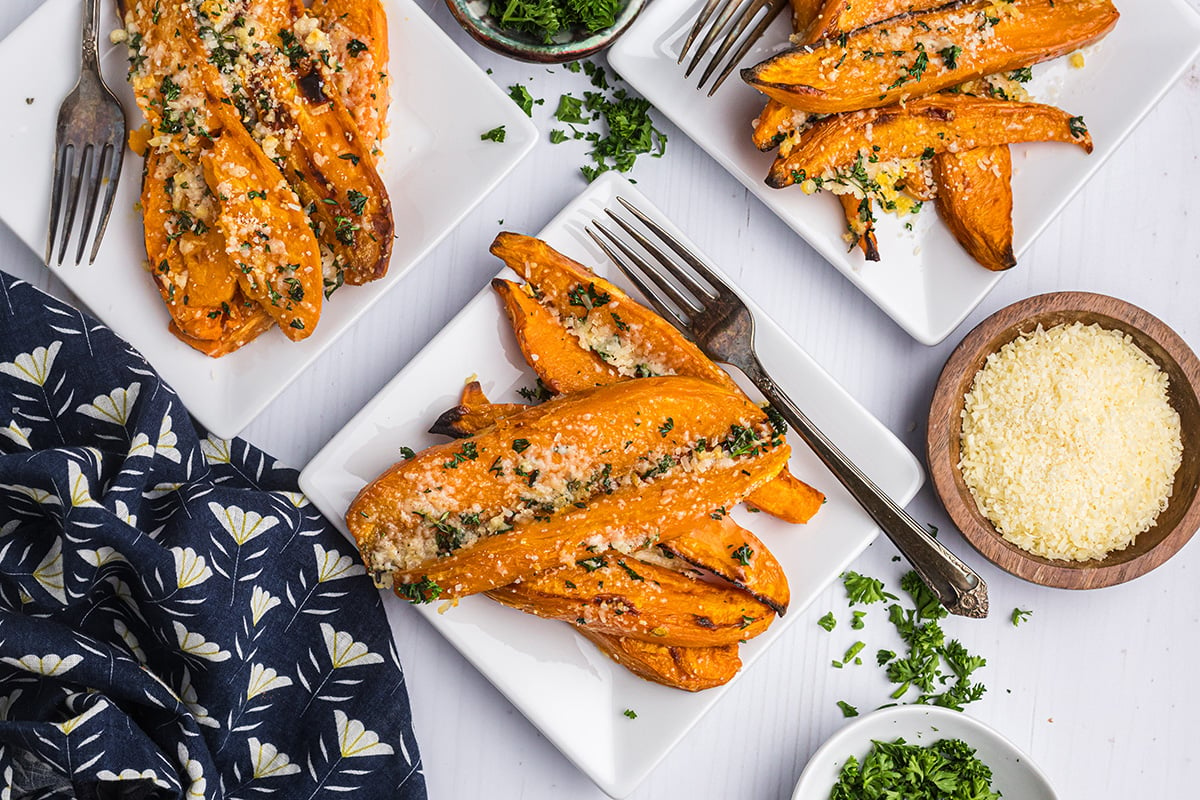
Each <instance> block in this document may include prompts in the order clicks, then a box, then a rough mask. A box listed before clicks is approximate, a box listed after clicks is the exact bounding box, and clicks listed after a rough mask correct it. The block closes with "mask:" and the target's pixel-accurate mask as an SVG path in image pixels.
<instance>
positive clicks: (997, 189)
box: [933, 145, 1017, 272]
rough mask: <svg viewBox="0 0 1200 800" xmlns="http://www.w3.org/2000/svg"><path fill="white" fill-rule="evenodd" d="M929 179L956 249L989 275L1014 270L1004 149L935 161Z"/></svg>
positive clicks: (1009, 188)
mask: <svg viewBox="0 0 1200 800" xmlns="http://www.w3.org/2000/svg"><path fill="white" fill-rule="evenodd" d="M933 175H934V180H935V181H936V182H937V187H938V195H937V208H938V214H939V215H940V216H941V218H942V220H943V221H944V222H945V223H946V226H947V227H948V228H950V231H951V233H953V234H954V238H955V239H957V240H958V242H959V244H961V245H962V246H963V248H964V249H965V250H966V251H967V252H968V253H970V254H971V257H972V258H974V259H975V260H976V261H978V262H979V263H980V264H982V265H983V266H985V267H987V268H988V269H990V270H993V271H997V272H998V271H1001V270H1006V269H1011V268H1012V267H1013V266H1015V265H1016V263H1017V259H1016V256H1015V255H1014V254H1013V221H1012V209H1013V195H1012V154H1011V153H1010V152H1009V149H1008V146H1007V145H1001V146H998V147H980V148H976V149H974V150H967V151H966V152H959V153H942V154H940V155H937V156H934V159H933Z"/></svg>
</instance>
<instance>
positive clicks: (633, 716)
mask: <svg viewBox="0 0 1200 800" xmlns="http://www.w3.org/2000/svg"><path fill="white" fill-rule="evenodd" d="M621 713H622V714H624V715H625V716H627V717H629V718H630V719H637V712H636V711H634V710H633V709H632V708H627V709H625V710H624V711H622V712H621Z"/></svg>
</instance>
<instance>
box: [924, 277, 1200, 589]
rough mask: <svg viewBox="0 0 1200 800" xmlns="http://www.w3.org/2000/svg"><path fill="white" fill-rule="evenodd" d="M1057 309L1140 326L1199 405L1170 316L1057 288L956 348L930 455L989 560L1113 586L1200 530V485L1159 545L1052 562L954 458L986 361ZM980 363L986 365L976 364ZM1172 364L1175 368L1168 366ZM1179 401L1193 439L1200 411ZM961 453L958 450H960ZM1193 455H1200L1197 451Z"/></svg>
mask: <svg viewBox="0 0 1200 800" xmlns="http://www.w3.org/2000/svg"><path fill="white" fill-rule="evenodd" d="M1054 314H1066V315H1071V316H1074V315H1079V316H1080V317H1083V316H1094V317H1103V318H1107V319H1109V320H1112V321H1113V322H1114V323H1116V325H1113V326H1109V325H1105V324H1104V322H1103V320H1093V321H1099V322H1100V323H1101V326H1102V327H1105V328H1109V329H1111V328H1113V327H1116V328H1119V329H1121V330H1124V331H1126V332H1136V333H1137V334H1140V337H1142V338H1145V339H1147V340H1149V341H1151V342H1154V343H1155V344H1157V345H1158V347H1159V348H1161V350H1162V351H1163V353H1164V354H1165V355H1166V356H1167V357H1168V358H1169V359H1170V360H1171V361H1173V362H1174V364H1173V365H1172V364H1168V365H1164V364H1162V363H1160V364H1159V367H1160V368H1161V369H1164V371H1170V372H1173V373H1177V374H1178V375H1182V376H1183V378H1184V379H1185V380H1184V381H1183V384H1184V385H1182V386H1181V385H1179V381H1178V380H1175V376H1174V375H1173V376H1172V383H1171V393H1172V395H1180V396H1185V401H1186V400H1187V398H1189V397H1190V405H1191V406H1192V408H1193V409H1195V408H1196V407H1200V360H1198V359H1197V357H1196V354H1195V353H1194V352H1193V351H1192V349H1191V348H1190V347H1189V346H1188V345H1187V343H1186V342H1185V341H1184V340H1183V338H1182V337H1181V336H1180V335H1179V334H1177V333H1176V332H1175V331H1174V330H1173V329H1171V327H1170V326H1168V325H1167V324H1166V323H1165V322H1163V321H1162V320H1160V319H1158V318H1157V317H1155V316H1154V315H1153V314H1150V313H1149V312H1148V311H1146V310H1144V309H1142V308H1139V307H1138V306H1135V305H1133V304H1132V303H1128V302H1126V301H1124V300H1120V299H1118V298H1115V297H1110V296H1108V295H1103V294H1094V293H1090V292H1052V293H1048V294H1042V295H1036V296H1034V297H1029V298H1026V299H1024V300H1020V301H1018V302H1016V303H1013V304H1012V305H1009V306H1006V307H1005V308H1002V309H1000V310H999V311H997V312H996V313H994V314H992V315H991V316H990V317H988V318H987V319H985V320H984V321H983V322H981V323H980V324H979V325H977V326H976V327H975V329H974V330H972V331H971V332H970V333H969V334H967V336H966V337H964V338H963V340H962V341H961V342H960V343H959V344H958V346H957V347H956V348H955V349H954V351H953V352H952V353H951V354H950V357H949V358H948V359H947V360H946V364H945V366H944V367H943V368H942V371H941V374H940V375H939V376H938V380H937V384H936V387H935V389H934V393H933V399H932V401H931V403H930V408H929V419H928V424H927V428H926V460H927V463H928V466H929V472H930V477H931V478H932V481H933V486H934V490H935V492H936V493H937V495H938V498H939V499H940V500H941V502H942V505H943V506H944V507H945V508H946V511H947V513H949V515H950V518H951V519H953V520H954V523H955V525H957V526H958V529H959V530H960V531H962V533H963V535H964V536H965V537H966V539H967V541H968V542H970V543H971V546H972V547H974V548H975V549H976V550H977V551H979V553H980V554H981V555H983V556H984V558H986V559H988V560H989V561H991V562H992V563H993V564H995V565H996V566H998V567H1000V568H1001V569H1003V570H1005V571H1006V572H1009V573H1011V574H1013V575H1016V576H1017V577H1019V578H1023V579H1025V580H1027V581H1030V582H1032V583H1036V584H1039V585H1042V586H1051V587H1055V588H1063V589H1096V588H1101V587H1104V586H1113V585H1116V584H1120V583H1124V582H1126V581H1130V580H1133V579H1134V578H1138V577H1141V576H1142V575H1145V574H1146V573H1147V572H1150V571H1151V570H1153V569H1155V568H1156V567H1158V566H1161V565H1162V564H1163V563H1165V562H1166V561H1167V560H1168V559H1169V558H1171V557H1172V556H1174V555H1175V553H1177V552H1179V550H1180V549H1181V548H1182V547H1183V546H1184V545H1185V544H1187V542H1188V540H1189V539H1191V538H1192V535H1193V534H1194V533H1195V532H1196V529H1197V528H1200V491H1198V490H1197V487H1196V486H1195V485H1193V486H1191V487H1190V490H1189V491H1190V496H1186V495H1187V492H1184V493H1183V494H1184V498H1183V502H1185V503H1186V508H1185V510H1184V512H1183V513H1182V515H1181V516H1180V518H1179V520H1178V522H1176V524H1175V525H1174V527H1173V528H1172V529H1171V530H1170V531H1168V532H1167V534H1166V535H1165V536H1164V537H1163V538H1162V540H1161V541H1160V542H1158V544H1156V545H1153V546H1152V547H1150V548H1149V549H1148V550H1146V551H1145V552H1142V553H1140V554H1138V555H1136V556H1134V557H1132V558H1129V559H1126V560H1122V561H1115V562H1112V563H1105V562H1106V561H1108V559H1107V558H1105V559H1092V560H1090V561H1079V562H1076V561H1052V560H1050V559H1046V558H1042V557H1040V556H1035V555H1033V554H1032V553H1029V552H1027V551H1025V550H1022V549H1020V548H1019V547H1017V546H1016V545H1014V544H1012V543H1010V542H1008V541H1007V540H1006V539H1004V538H1003V537H1002V536H1000V534H999V533H997V531H996V529H995V528H994V527H993V526H992V524H991V523H990V522H989V521H988V520H987V518H986V517H984V516H983V515H982V514H981V513H980V511H979V509H978V506H977V505H976V503H975V499H974V497H972V496H971V494H970V492H969V490H967V489H966V486H965V484H964V483H963V480H962V476H961V473H960V472H959V470H958V459H956V458H954V459H952V458H951V455H950V454H951V448H950V436H951V433H952V432H953V433H955V436H956V440H957V431H959V430H960V428H959V426H958V425H956V420H958V419H959V414H960V412H961V411H962V407H963V402H964V398H965V395H966V392H967V390H969V388H970V386H971V384H972V383H973V382H974V379H975V375H976V374H977V372H978V370H979V369H980V368H982V362H983V360H984V359H986V357H987V355H990V354H992V353H994V352H996V351H998V350H999V349H1000V348H1001V347H1003V346H1004V345H1005V344H1007V343H1008V342H1010V341H1012V340H1013V339H1014V338H1015V337H1016V335H1017V334H1018V333H1020V332H1028V331H1032V330H1033V329H1034V328H1035V327H1036V325H1037V324H1038V322H1037V321H1038V318H1041V317H1047V316H1050V315H1054ZM1006 334H1007V335H1006ZM1139 346H1140V345H1139ZM1144 349H1145V348H1143V350H1144ZM1148 355H1149V354H1148ZM1152 357H1153V356H1152ZM1156 360H1157V359H1156ZM976 364H979V366H978V367H974V368H973V365H976ZM1169 367H1174V369H1168V368H1169ZM968 371H969V374H967V373H968ZM1172 405H1173V406H1174V407H1175V410H1176V411H1178V412H1179V413H1180V417H1181V422H1182V423H1183V425H1184V427H1185V430H1184V435H1185V437H1186V436H1187V430H1186V428H1187V426H1188V424H1189V423H1193V424H1198V423H1200V420H1196V419H1195V417H1194V414H1193V416H1191V417H1189V416H1188V415H1187V414H1185V410H1184V409H1181V408H1180V407H1179V405H1180V403H1177V402H1173V403H1172ZM954 452H957V448H955V450H954ZM1192 455H1193V457H1196V454H1192ZM1188 457H1189V454H1188V452H1187V450H1186V449H1185V451H1184V464H1183V465H1181V466H1180V471H1183V470H1184V468H1185V466H1186V464H1187V459H1188ZM1179 499H1180V498H1179V496H1178V495H1174V496H1172V498H1171V502H1177V501H1179ZM1169 510H1170V507H1169V506H1168V509H1167V510H1165V511H1164V512H1163V513H1164V514H1166V513H1168V511H1169ZM1161 518H1162V517H1161V515H1160V519H1161ZM1157 524H1158V523H1156V525H1157ZM1152 531H1154V528H1153V527H1152V528H1151V529H1150V530H1149V531H1146V532H1143V533H1142V534H1140V536H1146V535H1147V534H1148V533H1151V532H1152ZM1131 546H1135V545H1131ZM1121 552H1124V551H1118V554H1119V553H1121ZM1118 557H1119V555H1118Z"/></svg>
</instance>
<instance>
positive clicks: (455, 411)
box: [430, 381, 823, 616]
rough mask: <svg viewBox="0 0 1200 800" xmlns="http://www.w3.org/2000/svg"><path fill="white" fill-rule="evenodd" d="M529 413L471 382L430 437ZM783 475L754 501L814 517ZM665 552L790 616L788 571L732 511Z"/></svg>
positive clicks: (814, 505)
mask: <svg viewBox="0 0 1200 800" xmlns="http://www.w3.org/2000/svg"><path fill="white" fill-rule="evenodd" d="M525 408H526V406H523V405H520V404H518V403H495V404H492V403H489V402H488V399H487V396H486V395H484V393H483V390H482V389H481V388H480V386H479V383H478V382H475V381H472V382H471V383H468V384H467V386H466V388H464V389H463V393H462V400H461V403H460V404H459V405H458V406H455V407H454V408H452V409H450V410H449V411H447V412H446V413H444V414H442V415H441V417H439V418H438V422H437V424H435V425H434V427H433V428H431V429H430V433H440V434H444V435H446V436H453V437H455V438H461V437H464V436H473V435H474V434H476V433H479V432H480V431H483V430H486V429H487V428H490V427H491V426H492V425H495V424H496V423H497V422H499V421H500V420H501V419H504V418H505V417H509V416H512V415H513V414H514V413H517V412H518V411H521V410H524V409H525ZM780 475H781V476H782V479H776V480H773V481H770V482H769V483H768V484H766V485H765V486H763V487H762V488H760V489H759V490H758V491H757V492H756V493H755V496H758V495H763V496H766V495H769V494H778V495H779V498H778V501H777V504H778V505H785V504H787V503H792V502H795V500H796V499H797V498H802V497H805V496H808V497H810V498H811V500H810V502H809V504H808V505H806V506H805V507H804V508H802V509H794V510H793V511H792V513H793V514H794V515H795V516H798V517H799V516H805V515H807V516H808V517H811V516H812V515H813V514H815V513H816V511H817V509H818V508H820V506H821V502H822V500H823V498H822V497H821V495H820V494H818V493H817V492H815V491H813V490H812V489H811V488H810V487H808V485H807V484H804V483H802V482H801V481H800V480H799V479H798V478H794V477H792V476H791V475H790V474H787V473H780ZM792 481H794V482H795V483H797V484H800V485H799V486H797V487H795V488H790V489H789V488H788V483H789V482H792ZM806 490H807V492H806ZM661 549H662V550H663V551H665V553H666V554H667V555H668V556H670V557H677V558H680V559H681V560H683V561H686V562H687V563H688V564H691V565H692V566H695V567H699V568H700V569H703V570H707V571H708V572H711V573H713V574H714V575H718V576H720V577H721V578H724V579H725V580H727V581H729V582H730V583H732V584H733V585H734V586H737V587H739V588H741V589H744V590H746V591H747V592H749V593H750V594H751V595H753V596H754V597H756V598H757V599H759V600H760V601H762V602H763V603H766V604H767V605H768V606H770V607H771V608H772V609H774V610H775V612H776V613H777V614H779V615H780V616H783V614H784V612H786V611H787V606H788V602H789V601H790V600H791V591H790V590H789V588H788V583H787V577H786V576H785V575H784V574H783V567H782V566H780V564H779V562H778V561H777V560H776V559H775V555H774V554H773V553H772V552H771V551H770V550H769V549H767V547H766V546H765V545H764V544H763V543H762V542H760V541H759V540H758V537H756V536H755V535H754V534H753V533H751V532H750V531H748V530H746V529H745V528H743V527H742V526H740V525H738V524H737V523H736V522H734V521H733V519H732V518H731V517H730V516H729V515H728V513H727V510H720V509H718V510H717V511H714V512H712V513H710V514H709V515H708V516H707V517H701V518H699V519H698V520H696V522H695V524H694V525H693V526H692V529H691V531H690V532H689V533H685V534H683V535H682V536H680V537H678V538H676V539H672V540H671V541H670V542H666V543H664V544H662V545H661Z"/></svg>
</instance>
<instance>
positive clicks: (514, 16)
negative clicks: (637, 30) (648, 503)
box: [446, 0, 645, 64]
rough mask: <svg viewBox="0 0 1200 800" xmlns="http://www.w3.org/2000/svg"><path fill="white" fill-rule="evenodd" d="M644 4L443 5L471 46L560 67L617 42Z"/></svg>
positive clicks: (525, 0)
mask: <svg viewBox="0 0 1200 800" xmlns="http://www.w3.org/2000/svg"><path fill="white" fill-rule="evenodd" d="M644 4H645V0H446V5H447V6H448V7H449V8H450V13H451V14H453V15H454V18H455V19H456V20H458V24H459V25H462V27H463V29H464V30H465V31H466V32H467V33H469V34H471V36H472V37H473V38H474V39H475V41H477V42H479V43H480V44H482V45H484V46H485V47H488V48H490V49H492V50H495V51H496V52H497V53H502V54H503V55H506V56H510V57H511V58H516V59H520V60H522V61H532V62H536V63H541V64H561V63H564V62H567V61H575V60H577V59H580V58H586V57H587V56H590V55H592V54H593V53H596V52H597V51H599V50H602V49H604V48H605V47H607V46H608V45H610V44H612V43H613V42H614V41H616V39H617V37H618V36H620V35H621V34H622V33H624V32H625V29H626V28H628V27H629V25H630V24H631V23H632V22H633V20H634V19H635V18H636V17H637V15H638V13H639V12H640V11H641V10H642V6H643V5H644Z"/></svg>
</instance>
